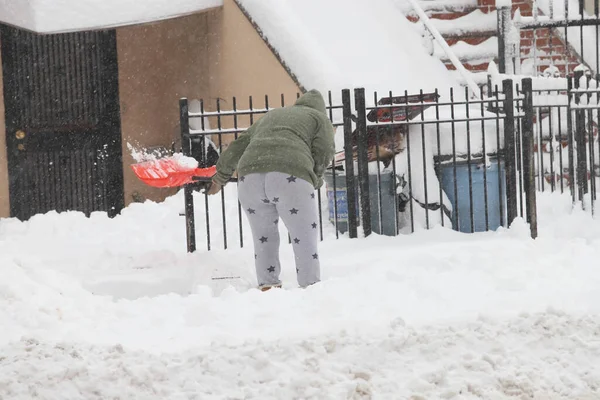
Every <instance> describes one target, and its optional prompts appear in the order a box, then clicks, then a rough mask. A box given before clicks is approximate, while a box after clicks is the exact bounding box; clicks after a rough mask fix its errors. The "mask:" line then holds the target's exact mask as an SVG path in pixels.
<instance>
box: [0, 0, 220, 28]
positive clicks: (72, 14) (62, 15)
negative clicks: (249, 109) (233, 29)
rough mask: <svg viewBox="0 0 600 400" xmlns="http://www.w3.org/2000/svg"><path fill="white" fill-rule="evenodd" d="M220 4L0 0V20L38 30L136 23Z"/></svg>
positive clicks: (196, 0)
mask: <svg viewBox="0 0 600 400" xmlns="http://www.w3.org/2000/svg"><path fill="white" fill-rule="evenodd" d="M222 5H223V0H144V2H143V4H141V3H140V2H139V1H137V0H86V1H74V0H27V1H15V0H0V21H2V22H4V23H7V24H10V25H15V26H18V27H21V28H24V29H28V30H31V31H34V32H39V33H58V32H69V31H79V30H89V29H99V28H108V27H115V26H121V25H131V24H139V23H143V22H150V21H157V20H162V19H168V18H174V17H177V16H181V15H186V14H191V13H195V12H199V11H202V10H207V9H210V8H214V7H220V6H222Z"/></svg>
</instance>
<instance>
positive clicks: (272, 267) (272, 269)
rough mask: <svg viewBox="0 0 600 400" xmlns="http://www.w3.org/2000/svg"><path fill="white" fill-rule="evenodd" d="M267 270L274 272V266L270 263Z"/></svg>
mask: <svg viewBox="0 0 600 400" xmlns="http://www.w3.org/2000/svg"><path fill="white" fill-rule="evenodd" d="M267 271H269V272H275V267H274V266H272V265H271V266H270V267H269V268H267Z"/></svg>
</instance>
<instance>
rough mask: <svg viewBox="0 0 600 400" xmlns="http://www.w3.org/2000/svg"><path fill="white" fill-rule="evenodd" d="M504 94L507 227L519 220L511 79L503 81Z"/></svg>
mask: <svg viewBox="0 0 600 400" xmlns="http://www.w3.org/2000/svg"><path fill="white" fill-rule="evenodd" d="M502 91H503V92H504V115H505V116H504V165H505V169H506V203H507V207H506V212H507V226H510V225H511V224H512V222H513V221H514V220H515V218H517V179H516V178H517V177H516V168H517V164H516V157H515V112H514V96H513V82H512V80H511V79H505V80H504V81H502Z"/></svg>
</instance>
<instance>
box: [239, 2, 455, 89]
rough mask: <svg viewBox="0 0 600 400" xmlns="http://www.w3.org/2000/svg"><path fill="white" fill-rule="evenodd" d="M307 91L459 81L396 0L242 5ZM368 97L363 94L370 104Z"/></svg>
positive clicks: (433, 85) (414, 86)
mask: <svg viewBox="0 0 600 400" xmlns="http://www.w3.org/2000/svg"><path fill="white" fill-rule="evenodd" d="M240 4H241V5H242V6H243V7H244V8H245V9H246V10H247V11H248V13H249V14H250V16H251V18H252V19H253V20H254V21H255V22H256V23H257V24H258V26H259V27H260V28H261V30H262V32H263V34H264V36H265V37H266V38H267V39H268V41H269V43H271V44H272V45H273V47H274V48H275V49H276V50H277V51H278V52H279V54H280V56H281V57H282V58H283V60H284V61H285V62H286V63H287V64H288V65H289V66H290V68H291V70H292V71H293V72H294V74H296V76H297V77H298V79H299V81H300V83H302V85H304V86H305V87H306V88H309V89H311V88H317V89H320V90H323V91H324V92H325V91H327V90H332V91H334V92H338V91H339V90H341V89H343V88H354V87H364V88H366V89H367V91H368V92H369V93H370V92H372V91H381V92H383V93H388V92H389V91H390V90H392V91H396V92H404V90H408V91H409V92H414V91H417V92H418V90H419V89H424V90H433V89H435V88H447V87H449V86H451V85H453V84H456V82H455V81H454V80H453V78H452V76H451V75H450V74H449V73H448V71H447V70H446V68H445V67H444V65H443V64H442V63H441V62H440V61H438V60H436V59H434V58H432V57H431V56H430V55H429V54H428V53H427V51H426V49H425V47H424V46H423V39H422V37H421V34H420V33H419V32H417V30H416V27H415V26H413V25H412V24H411V22H409V21H408V20H407V19H406V17H405V16H404V15H403V13H402V10H401V8H400V6H399V5H398V4H396V2H395V1H394V0H379V1H376V2H371V1H366V0H361V1H353V2H348V1H346V0H329V1H327V2H323V1H320V0H304V1H293V0H240ZM370 97H371V96H367V100H370Z"/></svg>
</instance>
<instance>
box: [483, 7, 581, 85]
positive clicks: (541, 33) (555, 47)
mask: <svg viewBox="0 0 600 400" xmlns="http://www.w3.org/2000/svg"><path fill="white" fill-rule="evenodd" d="M532 7H533V3H532V1H531V0H513V3H512V15H513V16H514V14H515V12H516V11H517V9H518V10H520V12H521V15H522V16H524V17H531V16H532ZM477 8H478V9H479V10H481V11H482V12H484V13H490V12H492V11H495V10H496V0H478V2H477ZM539 15H543V14H542V13H541V12H539ZM534 36H535V38H534ZM534 42H535V43H534ZM534 45H535V52H536V58H537V59H538V72H540V73H541V72H543V71H544V70H545V69H546V68H548V66H550V65H554V66H555V67H556V68H557V69H558V70H559V72H560V75H561V76H565V75H566V73H567V69H568V71H569V73H570V72H572V71H573V69H574V68H575V67H577V66H578V65H579V64H580V63H581V61H580V59H579V57H578V56H577V53H576V52H575V51H573V49H570V48H569V47H568V46H566V45H565V43H564V41H563V40H562V39H561V38H560V36H559V34H558V31H557V30H556V29H548V28H542V29H536V30H535V31H534V30H532V29H524V30H522V31H521V61H524V60H527V59H531V58H532V57H533V47H534Z"/></svg>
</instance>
